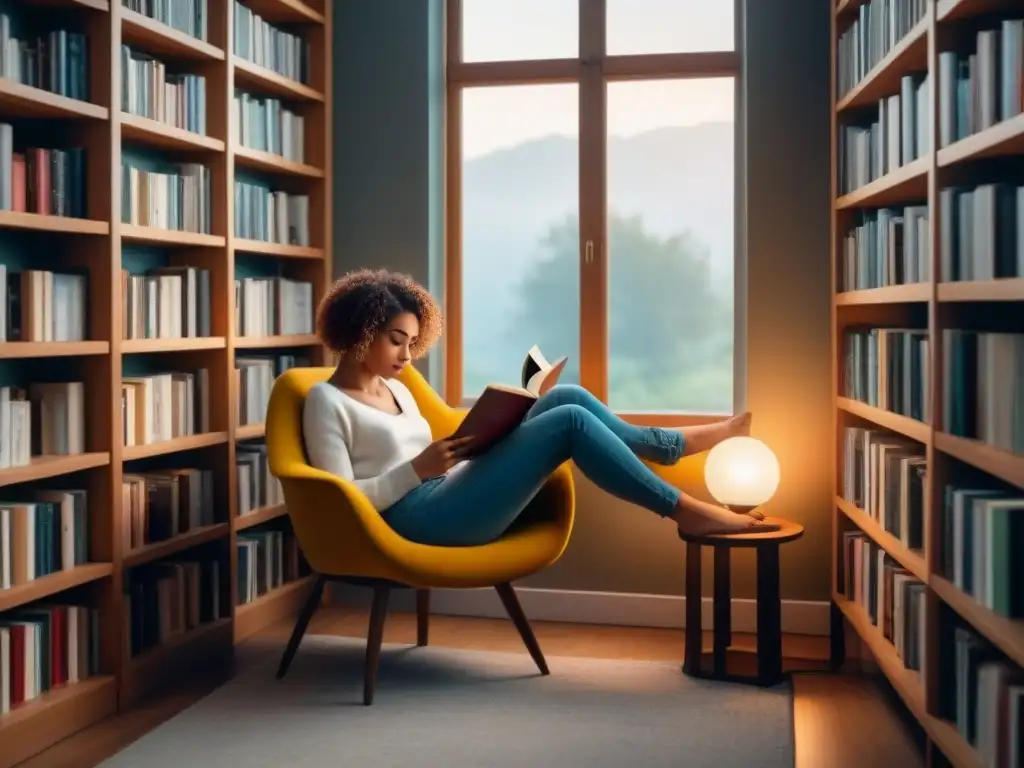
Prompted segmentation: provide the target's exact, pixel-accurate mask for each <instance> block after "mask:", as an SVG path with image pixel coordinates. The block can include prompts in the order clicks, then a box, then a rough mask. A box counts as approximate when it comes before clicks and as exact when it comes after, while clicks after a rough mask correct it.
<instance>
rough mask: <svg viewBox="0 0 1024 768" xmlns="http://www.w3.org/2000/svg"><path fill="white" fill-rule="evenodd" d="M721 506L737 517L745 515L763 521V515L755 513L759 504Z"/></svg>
mask: <svg viewBox="0 0 1024 768" xmlns="http://www.w3.org/2000/svg"><path fill="white" fill-rule="evenodd" d="M722 506H723V507H725V508H726V509H728V510H729V511H730V512H735V513H736V514H737V515H747V516H749V517H752V518H754V519H755V520H764V513H763V512H758V511H756V510H757V508H758V506H760V505H759V504H723V505H722Z"/></svg>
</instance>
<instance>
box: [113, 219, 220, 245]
mask: <svg viewBox="0 0 1024 768" xmlns="http://www.w3.org/2000/svg"><path fill="white" fill-rule="evenodd" d="M121 239H122V240H128V241H134V242H137V243H154V244H163V243H169V244H171V245H175V246H178V247H180V248H190V247H191V248H223V247H224V245H225V244H226V243H227V240H226V239H225V238H224V237H222V236H220V235H205V234H201V233H199V232H181V231H179V230H177V229H159V228H158V227H140V226H138V225H137V224H122V225H121Z"/></svg>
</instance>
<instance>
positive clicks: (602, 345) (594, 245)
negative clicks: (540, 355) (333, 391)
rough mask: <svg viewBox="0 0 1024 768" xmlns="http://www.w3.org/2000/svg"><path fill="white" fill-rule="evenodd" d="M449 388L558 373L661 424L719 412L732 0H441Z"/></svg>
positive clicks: (724, 362)
mask: <svg viewBox="0 0 1024 768" xmlns="http://www.w3.org/2000/svg"><path fill="white" fill-rule="evenodd" d="M448 8H449V15H450V18H449V23H448V32H449V34H448V48H449V61H448V81H449V97H448V107H449V128H448V131H449V133H448V152H449V159H448V249H447V255H448V273H447V274H448V280H447V286H448V290H447V307H446V310H447V315H448V322H449V331H450V332H449V336H448V343H447V347H446V350H447V352H446V371H445V374H446V375H445V388H446V395H447V397H448V400H449V402H455V403H457V402H466V401H468V400H472V399H473V398H475V397H476V396H477V395H478V394H479V393H480V391H481V390H482V389H483V387H484V386H485V385H486V384H487V383H489V382H494V381H498V382H506V383H517V381H518V376H519V367H520V365H521V362H522V358H523V355H524V354H525V352H526V350H527V349H529V347H530V346H532V345H533V344H538V345H539V346H540V347H541V349H542V350H543V351H544V353H545V354H546V355H548V356H549V357H557V356H561V355H568V357H569V361H570V362H569V364H568V365H567V367H566V371H565V374H564V375H563V377H562V381H563V382H566V381H568V382H577V383H580V384H583V385H584V386H586V387H587V388H588V389H590V390H591V391H592V392H594V393H595V394H596V395H597V396H598V397H600V398H601V399H602V400H604V401H605V402H607V403H608V404H609V405H610V406H611V407H612V408H614V409H615V410H616V411H617V412H619V413H622V414H625V415H627V416H636V417H637V418H644V417H647V418H648V420H651V419H650V417H651V415H652V414H654V415H657V416H658V418H659V420H660V421H661V422H663V423H686V422H688V421H695V420H696V421H701V420H707V419H709V418H714V417H716V416H721V415H724V414H728V413H731V412H732V410H733V408H734V405H735V402H736V399H737V398H736V391H737V388H738V386H739V385H740V384H741V383H742V382H740V381H738V377H737V376H736V373H735V371H736V369H737V367H738V366H737V365H736V361H737V359H738V356H739V355H738V353H739V352H741V351H742V350H741V345H740V344H737V335H736V333H735V323H734V315H735V303H736V302H735V301H734V294H735V284H736V279H735V275H736V263H737V254H738V253H739V250H738V248H737V238H736V234H737V232H738V231H739V229H738V227H737V224H736V222H737V205H736V200H737V189H736V186H737V185H736V176H737V174H736V168H737V163H736V103H737V80H738V76H739V57H738V54H737V53H736V49H737V45H736V37H737V35H736V29H737V22H736V9H735V7H734V4H733V0H721V2H707V1H706V0H517V2H515V3H510V2H508V1H507V0H448Z"/></svg>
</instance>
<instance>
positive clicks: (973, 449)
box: [935, 432, 1024, 488]
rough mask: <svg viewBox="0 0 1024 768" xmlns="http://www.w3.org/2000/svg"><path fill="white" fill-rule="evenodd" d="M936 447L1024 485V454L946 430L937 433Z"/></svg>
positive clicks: (991, 472)
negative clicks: (958, 435) (952, 433)
mask: <svg viewBox="0 0 1024 768" xmlns="http://www.w3.org/2000/svg"><path fill="white" fill-rule="evenodd" d="M935 447H936V448H937V449H938V450H940V451H942V452H943V453H945V454H947V455H949V456H952V457H953V458H954V459H957V460H959V461H962V462H964V463H965V464H970V465H971V466H972V467H977V468H978V469H980V470H982V471H984V472H988V473H989V474H990V475H992V476H994V477H998V478H999V479H1000V480H1003V481H1005V482H1007V483H1010V484H1011V485H1016V486H1017V487H1018V488H1021V487H1024V456H1021V455H1016V454H1013V453H1010V452H1009V451H1004V450H1002V449H1000V448H996V447H995V446H993V445H986V444H985V443H982V442H980V441H978V440H971V439H969V438H966V437H957V436H955V435H950V434H947V433H946V432H936V433H935Z"/></svg>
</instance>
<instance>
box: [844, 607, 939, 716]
mask: <svg viewBox="0 0 1024 768" xmlns="http://www.w3.org/2000/svg"><path fill="white" fill-rule="evenodd" d="M833 599H834V600H835V601H836V604H837V605H838V606H839V608H840V610H841V611H842V612H843V615H844V616H845V617H846V620H847V621H848V622H850V624H851V625H853V627H854V629H856V630H857V635H858V636H859V637H860V638H861V639H862V640H863V641H864V643H865V644H866V645H867V646H868V649H869V650H870V651H871V655H872V656H874V657H875V661H876V662H877V663H878V666H879V667H881V668H882V671H883V672H885V676H886V677H887V678H889V682H890V683H892V686H893V688H895V689H896V692H897V693H898V694H899V695H900V698H901V699H903V703H904V704H906V705H907V709H909V710H910V711H911V712H913V714H914V717H916V718H917V719H918V720H922V721H925V720H928V719H930V718H928V716H927V714H926V710H925V703H924V688H923V686H922V685H921V678H920V676H919V675H918V673H917V672H915V671H914V670H911V669H907V668H906V667H905V666H903V660H902V659H901V658H900V657H899V655H898V654H897V653H896V648H895V647H894V646H893V644H892V643H890V642H889V641H888V640H886V639H885V637H884V636H883V635H882V633H881V632H880V631H879V629H878V627H876V626H875V625H874V624H872V623H871V619H870V618H869V617H868V615H867V614H866V613H865V612H864V609H863V608H861V607H860V606H859V605H857V604H856V603H854V602H853V601H851V600H848V599H847V598H846V597H845V596H844V595H841V594H835V595H833Z"/></svg>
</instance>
